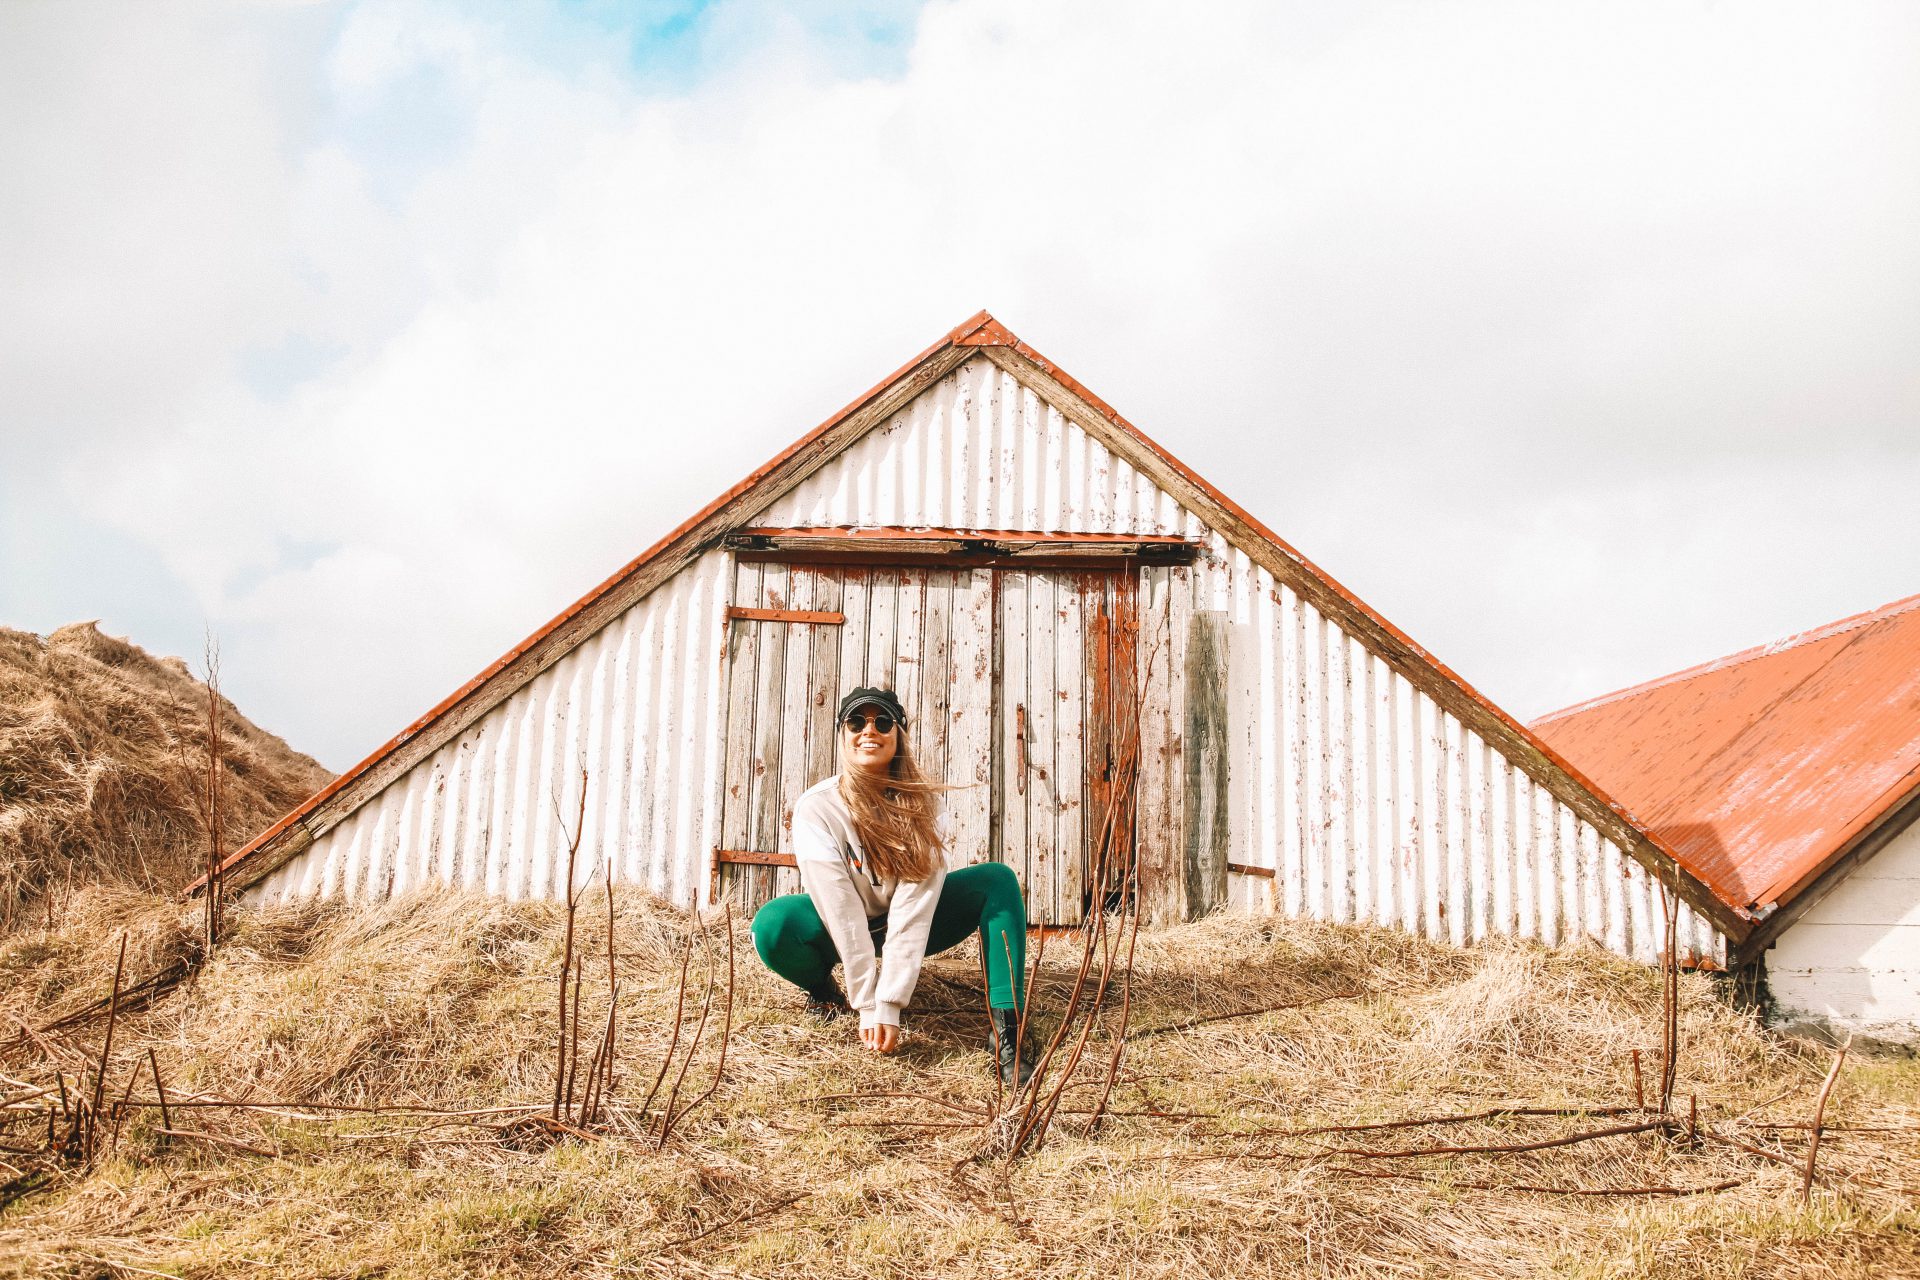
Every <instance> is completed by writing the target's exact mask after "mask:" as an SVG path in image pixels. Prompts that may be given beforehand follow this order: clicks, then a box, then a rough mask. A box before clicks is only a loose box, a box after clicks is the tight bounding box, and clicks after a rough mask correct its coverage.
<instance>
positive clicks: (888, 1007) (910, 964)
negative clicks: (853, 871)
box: [853, 867, 947, 1027]
mask: <svg viewBox="0 0 1920 1280" xmlns="http://www.w3.org/2000/svg"><path fill="white" fill-rule="evenodd" d="M946 879H947V870H946V868H945V867H936V868H935V869H934V872H933V874H932V875H930V876H928V877H927V878H926V879H925V880H917V881H916V880H907V881H903V882H901V884H900V885H899V886H898V887H896V888H895V889H894V891H893V902H892V904H891V905H890V906H889V907H888V908H887V944H886V948H885V954H884V957H883V958H882V960H881V964H880V983H879V987H878V989H877V990H876V992H875V995H874V1002H873V1009H872V1012H871V1015H869V1013H868V1010H867V1008H866V1006H864V1005H862V1004H860V1002H859V1001H857V1000H856V1001H854V1002H853V1003H854V1007H855V1008H857V1009H859V1010H860V1025H861V1026H862V1027H866V1026H870V1025H872V1024H873V1023H887V1024H891V1025H893V1026H899V1025H900V1010H901V1009H903V1008H905V1007H906V1004H907V1002H908V1001H910V1000H912V999H913V989H914V987H915V986H917V985H918V984H919V982H920V962H921V961H922V960H924V959H926V956H927V934H928V933H929V932H930V931H931V930H932V928H933V911H934V908H935V907H937V906H939V905H940V886H941V885H943V884H945V883H946Z"/></svg>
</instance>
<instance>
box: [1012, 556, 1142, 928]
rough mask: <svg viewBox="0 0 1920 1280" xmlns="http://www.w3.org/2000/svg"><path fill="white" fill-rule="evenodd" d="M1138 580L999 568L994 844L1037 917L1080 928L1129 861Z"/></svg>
mask: <svg viewBox="0 0 1920 1280" xmlns="http://www.w3.org/2000/svg"><path fill="white" fill-rule="evenodd" d="M1137 581H1138V580H1137V577H1136V575H1135V574H1134V572H1133V571H1131V570H1125V569H1118V570H1100V571H1085V570H1057V569H1045V570H1040V569H1034V570H1028V569H1007V570H1002V571H1000V572H999V573H997V574H996V575H995V596H996V604H995V608H994V637H993V638H994V646H993V651H994V671H995V679H994V709H993V710H994V745H995V750H994V753H993V770H992V776H993V797H992V800H993V807H992V815H991V819H990V829H989V833H988V842H989V844H990V845H991V846H992V847H993V849H994V851H995V855H996V856H997V857H1000V858H1002V859H1004V860H1005V861H1007V862H1009V863H1011V864H1012V866H1013V869H1014V870H1015V871H1016V872H1018V873H1019V875H1020V881H1021V884H1022V885H1023V886H1024V887H1025V889H1026V897H1027V918H1028V920H1029V921H1031V922H1032V923H1034V924H1056V925H1065V924H1075V923H1078V922H1079V921H1080V920H1081V919H1082V918H1083V917H1084V916H1085V915H1086V913H1087V911H1088V909H1089V907H1092V906H1096V905H1098V904H1099V903H1101V902H1104V901H1107V900H1108V899H1110V898H1111V897H1112V896H1113V894H1114V893H1116V892H1117V891H1118V889H1119V886H1120V882H1121V877H1122V876H1123V874H1124V873H1125V872H1126V870H1127V869H1128V868H1129V867H1130V866H1131V853H1132V849H1133V836H1134V831H1133V795H1132V792H1131V791H1130V790H1126V789H1124V788H1119V789H1117V788H1116V786H1115V784H1116V782H1117V781H1118V779H1119V777H1120V775H1121V773H1122V771H1123V769H1124V767H1125V766H1126V763H1127V756H1128V753H1129V752H1132V751H1137V749H1138V738H1139V729H1138V715H1137V712H1136V709H1135V703H1134V698H1135V675H1134V664H1135V639H1136V636H1137V634H1138V626H1137V622H1136V617H1135V613H1136V601H1137ZM1109 825H1111V831H1110V833H1109V830H1108V828H1109ZM1103 843H1105V845H1106V847H1107V849H1108V853H1107V854H1106V856H1105V859H1104V863H1103V862H1102V858H1101V856H1100V855H1099V853H1098V851H1099V850H1100V848H1101V847H1102V845H1103ZM1102 866H1104V874H1102V875H1101V876H1100V877H1099V879H1100V883H1099V884H1095V883H1093V882H1092V881H1093V879H1094V876H1093V873H1094V871H1095V869H1096V868H1097V867H1102Z"/></svg>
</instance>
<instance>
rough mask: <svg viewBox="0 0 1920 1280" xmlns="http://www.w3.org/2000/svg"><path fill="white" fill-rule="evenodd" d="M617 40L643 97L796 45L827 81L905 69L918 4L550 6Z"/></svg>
mask: <svg viewBox="0 0 1920 1280" xmlns="http://www.w3.org/2000/svg"><path fill="white" fill-rule="evenodd" d="M556 3H557V4H558V5H559V9H560V11H561V12H563V13H566V14H569V15H571V16H572V17H573V18H574V19H575V20H576V21H579V22H581V23H584V24H589V25H591V26H595V27H598V28H599V29H601V30H602V31H604V32H605V33H607V34H608V35H610V36H613V37H614V38H616V39H618V40H620V41H622V42H623V44H624V46H625V49H626V53H627V64H628V67H629V68H630V70H631V73H632V75H633V77H634V80H635V87H636V88H637V89H638V90H639V92H641V93H642V94H644V95H647V96H661V95H674V94H683V93H687V92H690V91H692V90H694V89H696V88H698V87H699V85H700V83H701V82H702V81H703V80H705V79H706V78H708V77H709V76H715V75H720V74H723V73H724V72H726V71H727V70H729V69H730V68H731V67H732V66H733V65H734V64H735V63H736V62H737V61H739V60H740V59H741V58H743V57H745V56H748V55H750V54H752V53H755V52H760V51H764V50H766V49H767V48H769V47H770V46H777V45H778V44H779V43H780V42H781V41H790V40H794V39H798V40H800V41H802V42H804V43H805V45H806V46H807V47H806V52H807V53H808V55H809V56H810V57H812V58H814V59H817V60H818V61H819V62H820V63H821V64H822V65H823V66H824V68H825V69H826V70H827V71H828V72H829V73H830V74H832V75H836V76H844V77H847V78H850V79H866V78H872V77H885V76H889V75H897V74H899V73H901V72H902V71H904V70H905V69H906V61H907V52H908V50H909V49H910V48H911V47H912V44H913V38H914V29H915V27H916V25H917V24H918V22H919V18H920V10H921V7H922V0H852V2H849V0H837V2H836V0H556Z"/></svg>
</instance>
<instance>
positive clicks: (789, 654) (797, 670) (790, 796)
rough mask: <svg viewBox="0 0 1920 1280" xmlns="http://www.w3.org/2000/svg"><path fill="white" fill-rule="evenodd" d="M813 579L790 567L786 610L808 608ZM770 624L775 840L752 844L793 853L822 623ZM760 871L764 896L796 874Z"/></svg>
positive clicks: (804, 784)
mask: <svg viewBox="0 0 1920 1280" xmlns="http://www.w3.org/2000/svg"><path fill="white" fill-rule="evenodd" d="M816 578H817V575H816V573H815V572H814V571H813V570H811V569H801V568H794V569H792V570H791V571H790V576H789V579H788V585H787V603H788V605H789V607H790V608H791V609H793V610H794V611H797V612H811V611H812V610H813V604H814V583H815V580H816ZM771 625H774V626H777V627H779V628H780V629H781V630H782V631H784V632H785V633H786V635H785V637H784V639H785V641H786V654H785V657H784V659H783V666H784V674H783V680H782V684H783V688H782V691H781V699H780V724H781V731H780V773H779V798H778V801H777V812H778V815H779V816H778V818H777V819H776V821H775V827H774V831H773V836H774V843H772V844H769V845H757V846H755V847H756V848H758V849H761V850H767V851H777V852H780V853H792V852H793V802H794V801H796V800H798V799H799V798H800V793H801V792H802V791H804V790H806V787H807V721H808V705H809V698H808V689H807V677H808V674H809V673H810V672H811V670H812V663H811V653H812V641H813V632H815V631H818V630H820V629H821V628H819V627H817V626H813V625H810V624H807V623H801V622H780V623H773V624H771ZM761 874H762V875H764V876H765V878H766V892H767V895H768V896H769V897H772V896H773V895H775V894H779V893H785V892H788V891H789V885H790V884H797V880H798V877H797V876H796V875H795V874H794V873H793V872H791V871H789V870H787V869H786V868H774V867H769V868H767V869H766V870H765V871H764V872H762V873H761ZM759 905H760V904H759V903H755V904H754V906H755V908H756V909H757V908H758V907H759Z"/></svg>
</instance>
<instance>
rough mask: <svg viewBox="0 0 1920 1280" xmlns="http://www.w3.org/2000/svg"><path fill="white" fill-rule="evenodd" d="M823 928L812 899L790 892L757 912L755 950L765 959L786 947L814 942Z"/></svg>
mask: <svg viewBox="0 0 1920 1280" xmlns="http://www.w3.org/2000/svg"><path fill="white" fill-rule="evenodd" d="M822 927H823V926H822V925H821V923H820V916H819V913H818V912H817V911H815V910H814V909H813V901H812V899H810V898H808V897H807V895H806V894H804V893H790V894H787V895H785V896H783V897H779V898H775V899H774V900H773V901H771V902H769V903H767V904H766V905H765V906H763V907H761V908H760V909H759V910H758V911H756V912H754V913H753V926H752V929H753V949H754V950H755V951H757V952H759V953H760V959H761V960H763V961H764V960H766V959H767V958H768V957H769V956H770V955H772V953H773V952H775V951H777V950H779V949H781V948H783V947H789V946H792V945H794V944H795V943H807V942H811V941H812V940H813V935H814V934H815V933H817V932H819V931H820V930H821V928H822Z"/></svg>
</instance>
